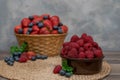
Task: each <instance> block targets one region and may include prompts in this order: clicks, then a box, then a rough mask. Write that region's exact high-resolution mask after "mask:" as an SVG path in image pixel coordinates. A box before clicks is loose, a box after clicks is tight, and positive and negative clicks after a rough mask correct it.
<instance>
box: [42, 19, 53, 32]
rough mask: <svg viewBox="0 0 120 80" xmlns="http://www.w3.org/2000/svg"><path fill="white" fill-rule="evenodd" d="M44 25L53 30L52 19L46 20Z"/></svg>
mask: <svg viewBox="0 0 120 80" xmlns="http://www.w3.org/2000/svg"><path fill="white" fill-rule="evenodd" d="M43 23H44V26H45V27H47V28H48V29H49V30H50V31H52V30H53V27H52V23H51V21H50V20H44V22H43Z"/></svg>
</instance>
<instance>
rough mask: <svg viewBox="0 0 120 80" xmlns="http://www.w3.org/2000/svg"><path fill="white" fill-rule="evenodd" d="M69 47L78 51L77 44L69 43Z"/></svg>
mask: <svg viewBox="0 0 120 80" xmlns="http://www.w3.org/2000/svg"><path fill="white" fill-rule="evenodd" d="M69 46H70V47H72V48H76V49H79V45H78V44H77V43H75V42H70V43H69Z"/></svg>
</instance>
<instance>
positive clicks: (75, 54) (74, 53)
mask: <svg viewBox="0 0 120 80" xmlns="http://www.w3.org/2000/svg"><path fill="white" fill-rule="evenodd" d="M67 56H68V57H70V58H77V57H78V52H77V49H76V48H72V49H71V50H70V51H68V54H67Z"/></svg>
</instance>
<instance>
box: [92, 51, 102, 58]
mask: <svg viewBox="0 0 120 80" xmlns="http://www.w3.org/2000/svg"><path fill="white" fill-rule="evenodd" d="M94 54H95V56H96V57H97V58H101V57H103V53H102V51H101V50H95V51H94Z"/></svg>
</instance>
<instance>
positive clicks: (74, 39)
mask: <svg viewBox="0 0 120 80" xmlns="http://www.w3.org/2000/svg"><path fill="white" fill-rule="evenodd" d="M78 40H79V37H78V36H77V35H73V36H72V37H71V40H70V42H76V41H78Z"/></svg>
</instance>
